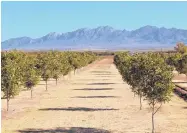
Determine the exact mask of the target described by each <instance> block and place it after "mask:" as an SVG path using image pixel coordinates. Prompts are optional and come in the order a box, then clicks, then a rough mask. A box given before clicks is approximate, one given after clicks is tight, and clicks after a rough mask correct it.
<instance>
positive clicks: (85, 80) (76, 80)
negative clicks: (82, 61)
mask: <svg viewBox="0 0 187 133" xmlns="http://www.w3.org/2000/svg"><path fill="white" fill-rule="evenodd" d="M98 80H99V81H100V80H110V79H76V81H98Z"/></svg>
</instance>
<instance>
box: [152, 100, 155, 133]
mask: <svg viewBox="0 0 187 133" xmlns="http://www.w3.org/2000/svg"><path fill="white" fill-rule="evenodd" d="M154 108H155V107H154V103H153V107H152V133H154V129H155V127H154V124H155V123H154Z"/></svg>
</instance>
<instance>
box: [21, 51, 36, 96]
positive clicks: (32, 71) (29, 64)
mask: <svg viewBox="0 0 187 133" xmlns="http://www.w3.org/2000/svg"><path fill="white" fill-rule="evenodd" d="M36 61H37V60H36V58H33V56H30V55H27V56H26V64H25V66H24V72H23V85H24V87H26V88H27V89H30V90H31V98H32V91H33V87H34V86H36V85H37V84H38V83H39V74H38V73H37V68H36V67H35V64H36Z"/></svg>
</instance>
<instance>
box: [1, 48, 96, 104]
mask: <svg viewBox="0 0 187 133" xmlns="http://www.w3.org/2000/svg"><path fill="white" fill-rule="evenodd" d="M96 59H97V58H96V55H95V54H93V53H91V52H60V51H52V50H51V51H47V52H34V53H24V52H21V51H16V50H13V51H8V52H2V56H1V60H2V72H1V73H2V75H1V86H2V91H3V92H4V94H5V96H6V97H7V103H8V101H9V99H10V97H14V96H15V95H18V94H19V92H20V91H21V89H20V87H21V86H24V87H26V88H28V89H30V90H31V97H32V90H33V89H32V88H33V87H34V86H35V85H37V84H38V82H39V79H40V78H42V79H43V80H44V81H45V82H46V90H47V82H48V80H49V79H50V78H54V79H56V83H57V80H58V79H59V78H60V77H61V76H62V75H63V76H65V75H67V74H68V73H69V72H70V71H71V70H72V69H73V70H76V69H79V68H81V67H83V66H86V65H88V64H89V63H91V62H93V61H94V60H96ZM7 107H8V106H7Z"/></svg>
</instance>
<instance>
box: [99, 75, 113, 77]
mask: <svg viewBox="0 0 187 133" xmlns="http://www.w3.org/2000/svg"><path fill="white" fill-rule="evenodd" d="M95 77H114V76H110V75H108V76H102V75H100V76H98V75H96V76H95Z"/></svg>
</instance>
